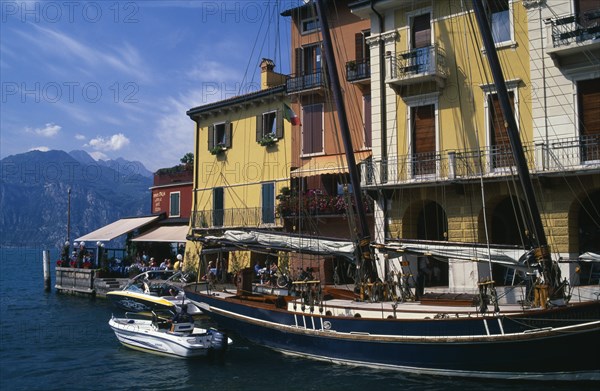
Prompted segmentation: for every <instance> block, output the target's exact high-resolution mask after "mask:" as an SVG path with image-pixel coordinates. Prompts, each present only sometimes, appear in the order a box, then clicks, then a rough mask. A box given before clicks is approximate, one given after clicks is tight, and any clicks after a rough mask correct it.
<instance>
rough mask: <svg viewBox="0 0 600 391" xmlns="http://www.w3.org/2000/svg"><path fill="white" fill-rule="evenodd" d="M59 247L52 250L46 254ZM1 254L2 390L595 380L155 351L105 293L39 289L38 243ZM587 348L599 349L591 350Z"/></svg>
mask: <svg viewBox="0 0 600 391" xmlns="http://www.w3.org/2000/svg"><path fill="white" fill-rule="evenodd" d="M57 255H58V253H57V251H53V252H52V258H51V259H53V260H56V259H57ZM0 262H1V263H0V264H1V265H2V269H1V271H0V321H1V326H0V390H106V389H110V390H129V389H131V390H133V389H145V390H167V389H168V390H192V389H194V390H220V391H228V390H277V389H281V390H302V391H306V390H358V389H369V388H373V387H376V388H377V389H378V390H392V389H395V390H398V389H402V390H403V391H413V390H462V391H470V390H473V391H475V390H476V391H479V390H483V389H486V391H487V390H492V391H493V390H507V389H510V390H521V389H522V390H528V391H537V390H545V391H547V390H549V389H552V390H574V389H581V390H587V389H590V390H591V389H594V388H593V385H586V384H572V383H571V384H557V383H555V382H553V383H551V384H540V383H527V384H523V383H516V382H492V381H471V380H453V379H446V378H434V377H428V376H417V375H407V374H401V373H397V372H387V371H377V370H371V369H363V368H354V367H347V366H338V365H333V364H327V363H322V362H317V361H312V360H306V359H300V358H292V357H288V356H284V355H281V354H279V353H277V352H273V351H270V350H268V349H264V348H261V347H259V346H255V345H252V344H250V343H248V342H246V341H244V340H242V339H240V338H237V337H236V336H235V335H232V336H231V337H232V339H234V345H232V347H231V349H230V350H229V351H228V352H227V355H226V357H225V359H224V361H222V362H214V361H210V360H205V359H200V360H193V361H186V360H179V359H172V358H166V357H160V356H155V355H151V354H146V353H141V352H137V351H133V350H129V349H126V348H124V347H122V346H121V345H120V344H119V343H118V341H117V339H116V337H115V335H114V334H113V332H112V330H111V329H110V328H109V326H108V320H109V318H110V316H111V313H113V312H115V314H116V313H117V310H115V309H113V308H112V307H111V306H110V304H109V303H108V302H107V301H105V300H103V299H96V300H92V299H87V298H82V297H74V296H68V295H62V294H57V293H56V291H55V290H54V288H53V289H52V291H51V292H48V293H47V292H44V289H43V271H42V249H0ZM54 263H55V262H54V261H52V269H53V268H54ZM54 282H55V279H54V275H53V276H52V285H53V286H54ZM201 322H202V321H200V323H201ZM205 322H206V321H205ZM583 349H584V347H579V349H577V350H576V351H574V352H570V353H566V354H565V359H566V360H582V359H584V358H583V357H581V356H580V355H581V353H582V350H583ZM588 354H589V353H588ZM591 354H592V355H595V356H596V358H597V352H591Z"/></svg>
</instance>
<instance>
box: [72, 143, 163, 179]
mask: <svg viewBox="0 0 600 391" xmlns="http://www.w3.org/2000/svg"><path fill="white" fill-rule="evenodd" d="M69 155H71V157H73V158H75V160H77V161H79V162H81V163H83V164H94V163H95V164H98V165H100V166H105V167H110V168H112V169H113V170H115V171H117V172H121V173H124V174H125V175H132V174H139V175H141V176H145V177H147V178H152V177H153V175H154V173H153V172H151V171H149V170H148V169H147V168H146V167H145V166H144V165H143V164H142V162H139V161H137V160H134V161H129V160H125V159H123V158H117V159H115V160H94V158H93V157H91V156H90V155H89V154H88V153H87V152H86V151H81V150H73V151H71V152H69Z"/></svg>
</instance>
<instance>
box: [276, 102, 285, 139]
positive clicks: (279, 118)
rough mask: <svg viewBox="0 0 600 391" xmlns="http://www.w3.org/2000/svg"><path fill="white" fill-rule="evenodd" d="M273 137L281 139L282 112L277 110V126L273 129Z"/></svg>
mask: <svg viewBox="0 0 600 391" xmlns="http://www.w3.org/2000/svg"><path fill="white" fill-rule="evenodd" d="M275 137H277V138H278V139H280V138H283V110H281V109H277V126H276V127H275Z"/></svg>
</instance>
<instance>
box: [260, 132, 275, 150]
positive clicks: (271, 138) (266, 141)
mask: <svg viewBox="0 0 600 391" xmlns="http://www.w3.org/2000/svg"><path fill="white" fill-rule="evenodd" d="M276 142H277V137H275V134H273V133H267V134H265V135H264V136H263V138H262V139H260V141H259V143H260V145H262V146H263V147H270V146H271V145H274V144H275V143H276Z"/></svg>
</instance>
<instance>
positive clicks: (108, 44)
mask: <svg viewBox="0 0 600 391" xmlns="http://www.w3.org/2000/svg"><path fill="white" fill-rule="evenodd" d="M301 3H302V1H301V0H285V1H266V0H261V1H244V0H239V1H200V0H193V1H158V0H156V1H154V0H138V1H113V0H106V1H105V0H102V1H76V0H73V1H70V0H59V1H6V0H0V84H1V93H2V95H1V102H0V158H5V157H7V156H10V155H14V154H19V153H24V152H27V151H31V150H42V151H45V150H55V149H58V150H64V151H67V152H69V151H72V150H84V151H86V152H88V153H89V154H90V155H91V156H92V157H94V158H95V159H102V160H108V159H116V158H119V157H121V158H124V159H126V160H130V161H135V160H137V161H141V162H142V163H143V164H144V165H145V166H146V168H147V169H149V170H151V171H156V170H157V169H159V168H162V167H172V166H174V165H177V164H179V162H180V159H181V158H182V157H183V156H184V155H185V154H186V153H187V152H192V151H193V146H194V122H193V121H192V120H191V119H190V118H189V117H188V116H187V115H186V111H187V110H189V109H190V108H192V107H196V106H199V105H204V104H207V103H211V102H215V101H219V100H222V99H227V98H231V97H233V96H236V95H239V94H243V93H248V92H252V91H255V90H257V89H259V87H260V70H259V63H260V60H261V59H262V58H270V59H272V60H274V61H275V64H276V68H275V71H276V72H281V73H286V74H287V73H290V66H289V64H290V49H289V46H290V20H289V18H287V17H282V16H280V13H281V12H282V11H284V10H286V9H289V8H292V7H295V6H298V5H299V4H301Z"/></svg>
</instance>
